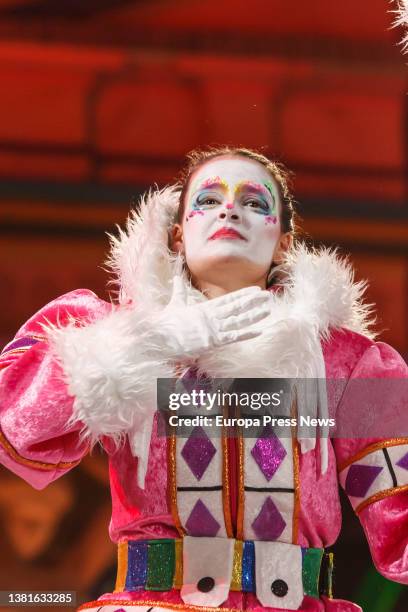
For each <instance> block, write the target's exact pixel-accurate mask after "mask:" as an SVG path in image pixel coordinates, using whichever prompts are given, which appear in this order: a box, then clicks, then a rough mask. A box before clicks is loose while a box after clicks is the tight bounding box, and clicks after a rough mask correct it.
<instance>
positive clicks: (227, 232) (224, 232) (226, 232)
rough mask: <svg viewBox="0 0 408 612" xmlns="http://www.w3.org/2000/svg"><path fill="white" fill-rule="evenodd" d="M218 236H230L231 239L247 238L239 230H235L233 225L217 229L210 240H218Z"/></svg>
mask: <svg viewBox="0 0 408 612" xmlns="http://www.w3.org/2000/svg"><path fill="white" fill-rule="evenodd" d="M217 238H228V239H229V240H246V238H244V237H243V236H242V235H241V234H240V233H239V232H237V230H234V229H233V228H232V227H222V228H221V229H219V230H217V231H216V232H215V233H214V234H213V235H212V236H210V240H216V239H217Z"/></svg>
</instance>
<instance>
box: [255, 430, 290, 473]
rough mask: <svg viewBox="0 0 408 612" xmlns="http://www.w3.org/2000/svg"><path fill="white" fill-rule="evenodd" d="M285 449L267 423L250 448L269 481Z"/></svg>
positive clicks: (282, 457) (281, 459)
mask: <svg viewBox="0 0 408 612" xmlns="http://www.w3.org/2000/svg"><path fill="white" fill-rule="evenodd" d="M286 454H287V453H286V450H285V448H284V446H283V445H282V444H281V442H280V441H279V438H278V437H277V436H276V435H275V433H274V432H273V430H272V427H271V426H270V425H267V426H266V427H265V429H264V430H263V432H262V436H261V437H260V438H258V440H257V441H256V443H255V445H254V447H253V448H252V450H251V455H252V456H253V458H254V459H255V461H256V462H257V464H258V466H259V469H260V470H261V472H262V474H263V475H264V476H265V478H266V480H267V481H268V482H269V481H270V479H271V478H272V476H273V475H274V474H275V472H276V470H277V469H278V468H279V466H280V464H281V463H282V461H283V460H284V458H285V457H286Z"/></svg>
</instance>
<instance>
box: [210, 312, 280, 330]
mask: <svg viewBox="0 0 408 612" xmlns="http://www.w3.org/2000/svg"><path fill="white" fill-rule="evenodd" d="M270 314H271V311H270V308H269V307H266V306H259V307H257V308H251V310H248V312H244V313H242V314H239V315H232V316H230V317H228V318H227V319H224V320H222V321H220V322H219V330H220V331H233V330H237V331H239V330H244V328H246V327H247V326H248V325H251V324H252V323H257V322H258V321H261V320H262V319H265V318H266V317H267V316H268V315H270Z"/></svg>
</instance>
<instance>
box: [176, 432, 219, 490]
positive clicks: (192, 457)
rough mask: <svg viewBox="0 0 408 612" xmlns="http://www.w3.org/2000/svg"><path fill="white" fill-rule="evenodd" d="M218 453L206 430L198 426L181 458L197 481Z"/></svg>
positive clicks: (186, 444)
mask: <svg viewBox="0 0 408 612" xmlns="http://www.w3.org/2000/svg"><path fill="white" fill-rule="evenodd" d="M216 452H217V450H216V448H215V446H214V444H213V443H212V442H211V440H210V439H209V437H208V436H207V434H206V433H205V431H204V429H203V428H202V427H200V426H199V425H198V426H197V427H194V429H193V431H192V432H191V435H190V437H189V439H188V440H187V442H186V443H185V445H184V446H183V449H182V451H181V456H182V457H183V459H184V461H185V462H186V463H187V465H188V467H189V468H190V470H191V471H192V472H193V474H194V476H195V477H196V478H197V480H201V478H202V476H203V474H204V472H205V471H206V469H207V468H208V466H209V465H210V462H211V459H212V458H213V457H214V455H215V453H216Z"/></svg>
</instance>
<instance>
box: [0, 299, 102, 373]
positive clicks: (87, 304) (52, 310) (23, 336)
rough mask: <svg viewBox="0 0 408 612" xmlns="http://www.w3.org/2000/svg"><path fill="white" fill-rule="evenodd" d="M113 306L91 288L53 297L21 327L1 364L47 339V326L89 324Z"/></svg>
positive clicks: (1, 357) (6, 350)
mask: <svg viewBox="0 0 408 612" xmlns="http://www.w3.org/2000/svg"><path fill="white" fill-rule="evenodd" d="M112 308H113V306H112V305H111V304H109V303H108V302H105V301H104V300H101V299H100V298H98V296H97V295H96V294H95V293H94V292H93V291H90V290H89V289H76V290H75V291H70V292H68V293H65V294H64V295H61V296H60V297H58V298H56V299H55V300H52V301H51V302H49V303H48V304H46V305H45V306H43V307H42V308H40V310H38V311H37V312H36V313H35V314H34V315H33V316H32V317H30V318H29V319H28V320H27V321H26V322H25V323H24V324H23V325H22V326H21V327H20V329H19V330H18V332H17V333H16V335H15V337H14V338H13V340H11V342H9V343H8V344H6V346H5V347H4V348H3V350H2V352H1V356H0V367H5V366H6V365H9V363H10V361H13V360H14V359H15V358H17V357H18V356H20V355H21V353H23V352H25V351H27V350H28V349H29V348H31V346H33V345H34V344H37V343H39V342H45V341H46V340H47V334H46V332H45V331H44V327H50V326H58V327H64V326H66V325H68V324H69V323H71V322H72V321H78V323H86V322H92V321H95V320H97V319H99V318H101V317H103V316H106V315H107V314H108V313H109V312H111V310H112Z"/></svg>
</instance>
